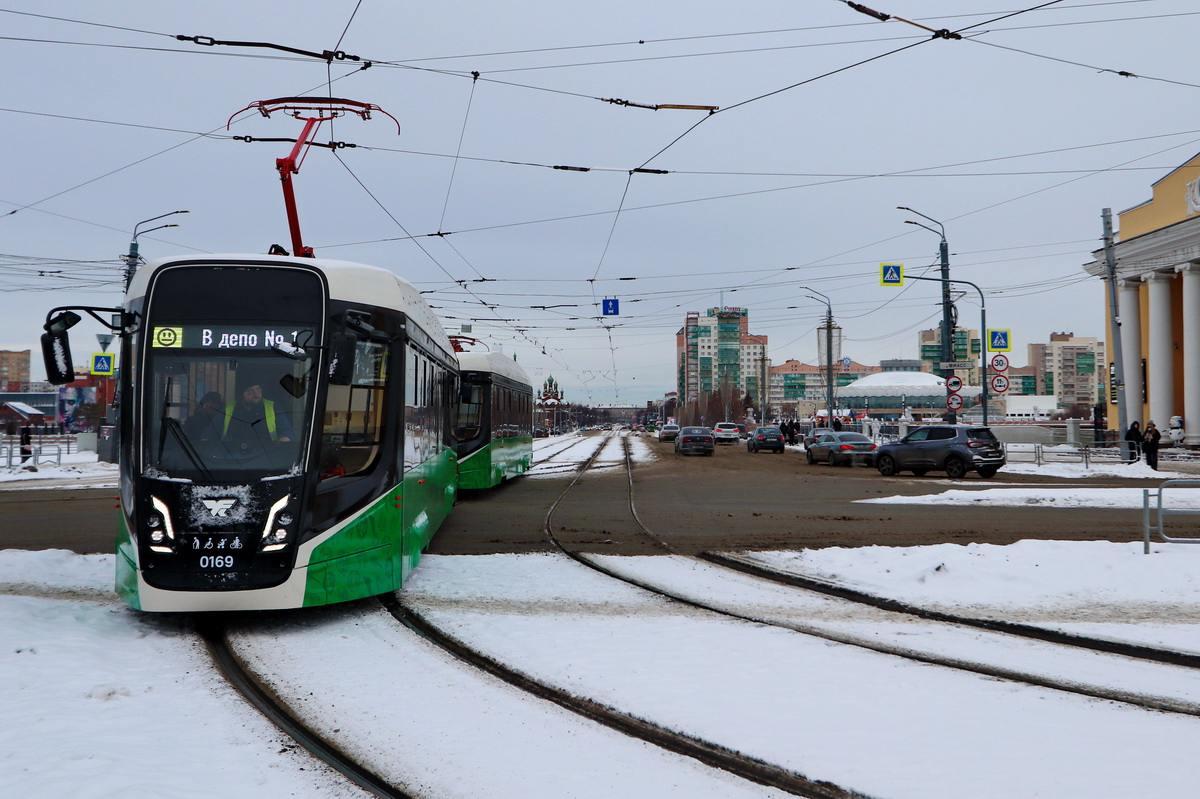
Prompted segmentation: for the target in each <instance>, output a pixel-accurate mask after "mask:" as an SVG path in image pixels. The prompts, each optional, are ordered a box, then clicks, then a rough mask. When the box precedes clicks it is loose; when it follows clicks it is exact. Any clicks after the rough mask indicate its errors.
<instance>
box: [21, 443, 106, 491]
mask: <svg viewBox="0 0 1200 799" xmlns="http://www.w3.org/2000/svg"><path fill="white" fill-rule="evenodd" d="M116 487H117V465H116V464H115V463H100V462H99V461H98V459H97V456H96V453H94V452H72V453H70V454H68V455H63V456H62V465H61V466H39V467H38V470H37V471H36V472H31V471H26V470H25V469H23V468H21V467H20V466H14V467H12V468H7V467H6V466H3V465H0V491H6V490H13V489H19V490H22V491H28V490H29V489H31V488H116Z"/></svg>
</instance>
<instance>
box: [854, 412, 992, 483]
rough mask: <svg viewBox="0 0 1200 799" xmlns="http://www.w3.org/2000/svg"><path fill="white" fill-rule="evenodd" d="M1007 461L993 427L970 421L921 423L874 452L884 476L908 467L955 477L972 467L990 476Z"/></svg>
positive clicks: (916, 472)
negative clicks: (962, 422) (902, 436)
mask: <svg viewBox="0 0 1200 799" xmlns="http://www.w3.org/2000/svg"><path fill="white" fill-rule="evenodd" d="M1004 463H1005V459H1004V448H1003V447H1001V446H1000V442H999V441H997V440H996V436H995V435H994V434H993V433H992V431H991V430H990V429H989V428H987V427H974V426H969V425H939V426H935V427H918V428H917V429H916V430H913V431H912V432H911V433H909V434H908V435H907V436H905V437H904V438H902V439H900V440H899V441H897V442H894V443H892V444H884V445H883V446H882V447H880V448H879V450H878V451H877V452H876V455H875V467H876V468H877V469H879V473H880V474H882V475H884V476H885V477H886V476H890V475H893V474H896V473H897V472H902V471H906V470H907V471H910V472H912V473H913V474H915V475H917V476H918V477H920V476H921V475H923V474H925V473H926V472H928V471H930V470H933V471H943V472H945V473H946V476H947V477H949V478H951V479H953V480H957V479H959V478H960V477H963V476H965V475H966V473H967V472H970V471H975V472H978V473H979V476H980V477H991V476H992V475H994V474H995V473H996V472H997V471H999V469H1000V467H1001V466H1003V465H1004Z"/></svg>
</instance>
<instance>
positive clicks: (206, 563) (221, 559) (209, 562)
mask: <svg viewBox="0 0 1200 799" xmlns="http://www.w3.org/2000/svg"><path fill="white" fill-rule="evenodd" d="M200 568H201V569H232V568H233V555H201V556H200Z"/></svg>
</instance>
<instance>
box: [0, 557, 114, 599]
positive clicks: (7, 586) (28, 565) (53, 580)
mask: <svg viewBox="0 0 1200 799" xmlns="http://www.w3.org/2000/svg"><path fill="white" fill-rule="evenodd" d="M115 557H116V556H115V555H78V554H76V553H74V552H70V551H68V550H65V549H42V550H28V549H0V592H3V593H11V594H21V593H47V592H49V593H56V592H58V593H67V594H70V593H80V594H103V595H112V594H113V572H114V569H115V564H114V559H115Z"/></svg>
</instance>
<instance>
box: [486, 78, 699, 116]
mask: <svg viewBox="0 0 1200 799" xmlns="http://www.w3.org/2000/svg"><path fill="white" fill-rule="evenodd" d="M474 74H476V75H478V74H479V73H474ZM596 99H597V100H599V101H600V102H602V103H608V104H610V105H619V106H622V107H623V108H645V109H646V110H648V111H707V112H708V113H710V114H715V113H716V112H717V111H719V110H721V106H719V105H698V104H693V103H639V102H636V101H634V100H624V99H622V98H620V97H597V98H596Z"/></svg>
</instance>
